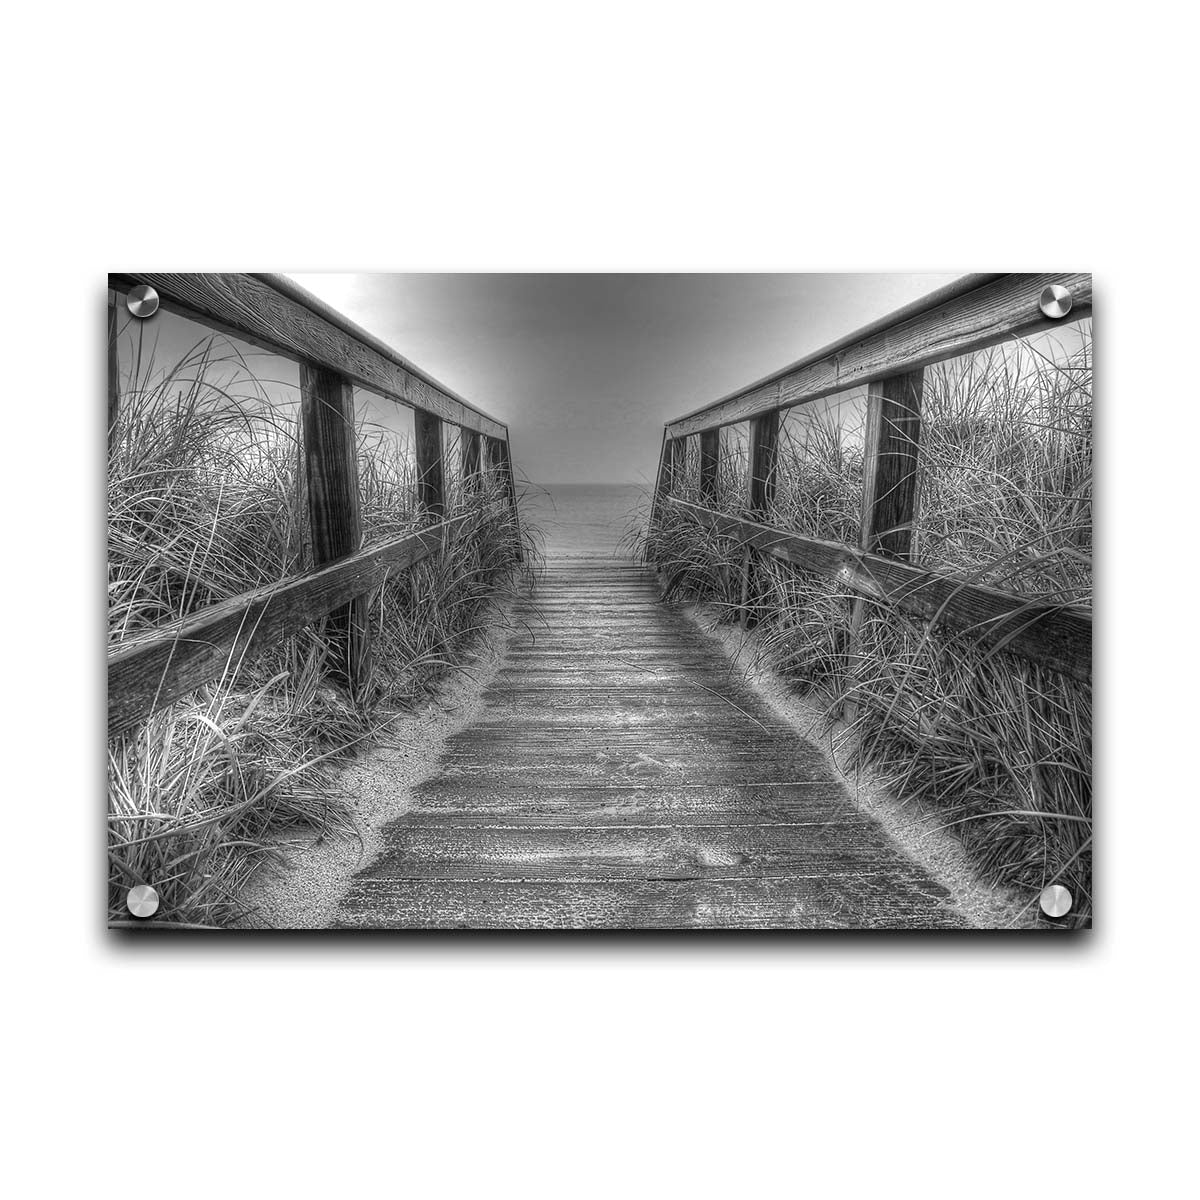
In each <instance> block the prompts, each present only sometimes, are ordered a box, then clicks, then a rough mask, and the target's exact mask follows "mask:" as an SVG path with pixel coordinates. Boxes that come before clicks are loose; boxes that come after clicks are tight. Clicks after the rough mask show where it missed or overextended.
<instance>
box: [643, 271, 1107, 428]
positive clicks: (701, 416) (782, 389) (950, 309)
mask: <svg viewBox="0 0 1200 1200" xmlns="http://www.w3.org/2000/svg"><path fill="white" fill-rule="evenodd" d="M1051 283H1057V284H1061V285H1062V286H1064V287H1066V288H1067V289H1068V290H1069V291H1070V292H1071V296H1072V300H1073V304H1072V309H1071V314H1070V317H1069V318H1068V319H1069V320H1070V321H1076V320H1080V319H1082V318H1084V317H1088V316H1090V315H1091V308H1092V277H1091V275H1089V274H1076V273H1058V274H1045V275H1000V276H996V277H992V278H990V280H989V281H988V282H985V283H982V284H980V285H979V286H977V287H974V288H973V289H972V290H970V291H967V292H965V293H964V294H962V295H958V296H955V297H954V298H953V299H951V300H946V301H941V300H939V299H938V298H937V297H936V296H935V297H934V299H933V300H932V302H931V303H929V304H928V306H925V307H920V308H919V310H918V311H914V308H916V307H917V306H910V307H909V308H908V309H905V310H903V311H902V312H901V314H899V316H898V318H897V319H895V320H894V321H892V322H889V321H886V320H885V321H883V322H880V323H878V324H877V325H876V326H873V327H872V329H871V331H869V332H867V333H865V334H864V335H863V336H861V337H859V338H858V339H857V340H855V341H851V342H847V343H838V344H837V347H836V348H835V349H831V350H826V351H819V352H818V353H817V354H816V355H815V356H810V357H808V358H805V359H801V360H800V361H799V362H797V363H794V364H792V365H791V366H790V367H786V368H784V370H782V371H779V372H777V373H776V374H774V375H772V376H770V377H768V378H767V379H764V380H760V381H758V382H757V383H753V384H750V385H749V386H748V387H746V388H743V389H741V390H740V391H738V392H735V393H733V394H732V395H730V396H727V397H725V398H724V399H722V400H718V401H715V402H714V403H713V404H710V405H707V406H705V407H704V408H702V409H699V410H698V411H696V412H694V413H689V414H687V415H686V416H682V417H678V418H676V419H675V420H673V421H670V422H668V423H667V426H666V432H667V436H668V437H682V436H683V435H685V434H689V433H699V432H700V431H701V430H705V429H715V428H718V427H719V426H722V425H731V424H733V423H734V422H736V421H745V420H748V419H750V418H751V417H755V416H758V415H759V414H761V413H764V412H768V411H770V410H771V409H778V408H791V407H793V406H794V405H797V404H805V403H807V402H809V401H811V400H819V399H820V398H821V397H822V396H829V395H832V394H833V393H834V392H837V391H841V390H843V389H845V388H851V387H856V386H858V385H860V384H865V383H870V382H871V381H872V380H875V379H882V378H884V377H885V376H888V375H897V374H901V373H903V372H905V371H913V370H916V369H918V368H920V367H927V366H929V365H931V364H932V363H935V362H941V361H943V360H945V359H948V358H954V357H955V356H957V355H959V354H967V353H969V352H971V351H973V350H982V349H985V348H986V347H988V346H994V345H996V344H997V343H999V342H1003V341H1007V340H1008V339H1010V338H1013V337H1018V336H1022V335H1025V334H1030V333H1036V332H1038V331H1040V330H1044V329H1051V328H1056V327H1058V326H1060V325H1061V324H1062V322H1059V321H1051V320H1050V319H1048V318H1047V317H1044V316H1043V315H1042V312H1041V310H1040V309H1039V307H1038V299H1039V297H1040V296H1041V293H1042V290H1043V289H1044V288H1045V287H1046V286H1047V285H1048V284H1051Z"/></svg>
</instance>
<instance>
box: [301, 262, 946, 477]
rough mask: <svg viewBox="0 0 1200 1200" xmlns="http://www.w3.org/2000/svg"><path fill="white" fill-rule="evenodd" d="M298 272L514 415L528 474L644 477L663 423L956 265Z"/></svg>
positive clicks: (487, 405) (486, 403)
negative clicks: (804, 271) (738, 271)
mask: <svg viewBox="0 0 1200 1200" xmlns="http://www.w3.org/2000/svg"><path fill="white" fill-rule="evenodd" d="M291 278H293V279H295V280H296V282H297V283H299V284H300V285H301V286H302V287H305V288H307V289H308V290H309V291H310V292H312V293H314V294H315V295H317V296H319V297H320V298H321V299H322V300H325V301H326V302H327V303H329V304H331V305H332V306H333V307H334V308H336V309H338V310H339V311H341V312H343V313H344V314H345V315H346V316H348V317H349V318H350V319H351V320H352V321H355V322H356V323H357V324H359V325H361V326H362V327H363V328H364V329H367V330H369V331H370V332H371V333H373V334H375V335H376V336H377V337H379V338H381V339H382V340H383V341H385V342H387V343H388V345H390V346H392V347H394V348H395V349H396V350H397V351H398V352H399V353H400V354H402V355H404V356H405V357H406V358H407V359H409V360H410V361H412V362H413V363H415V364H416V365H417V366H419V367H421V368H422V369H423V370H425V371H427V372H428V373H429V374H431V375H433V376H434V377H435V378H436V379H439V380H441V381H442V382H443V383H445V384H446V385H447V386H448V387H450V388H452V389H453V390H454V391H456V392H458V393H459V394H460V395H461V396H463V397H464V398H465V399H467V400H469V401H471V402H472V403H473V404H477V405H478V406H479V407H480V408H483V409H485V410H486V411H487V412H489V413H491V414H492V415H494V416H495V417H497V418H498V419H499V420H502V421H504V422H506V423H507V424H508V426H509V432H510V434H511V437H512V441H513V453H514V457H515V460H516V465H517V468H518V470H519V471H520V472H521V473H523V474H524V475H525V476H527V477H528V478H529V479H531V480H533V481H535V482H537V483H593V482H604V483H609V482H611V483H635V482H644V481H646V480H648V479H649V478H651V477H652V475H653V473H654V470H655V466H656V464H657V460H658V450H659V442H660V439H661V437H662V425H663V422H664V421H666V420H668V419H670V418H671V417H675V416H678V415H679V414H681V413H683V412H687V411H688V410H690V409H693V408H698V407H699V406H700V405H702V404H705V403H707V402H708V401H710V400H715V399H717V398H718V397H719V396H721V395H723V394H725V393H726V392H731V391H733V390H735V389H736V388H738V387H741V386H743V385H745V384H748V383H750V382H752V381H753V380H755V379H757V378H759V377H760V376H763V375H766V374H769V373H770V372H772V371H774V370H777V369H778V368H780V367H782V366H785V365H786V364H787V363H789V362H792V361H794V360H795V359H798V358H800V357H802V356H803V355H805V354H806V353H808V352H809V351H811V350H815V349H817V348H819V347H820V346H823V345H826V344H827V343H829V342H832V341H834V340H835V339H836V338H839V337H841V336H843V335H844V334H847V333H850V332H851V331H852V330H854V329H856V328H858V327H859V326H861V325H865V324H867V323H868V322H869V321H872V320H874V319H875V318H876V317H881V316H884V315H886V314H887V313H889V312H891V311H893V310H894V309H896V308H899V307H900V306H901V305H904V304H907V303H908V302H909V301H911V300H915V299H918V298H919V297H921V296H923V295H925V294H926V293H927V292H931V291H933V290H934V289H935V288H938V287H941V286H942V285H943V284H946V283H949V282H951V281H952V280H954V279H956V278H958V273H955V274H923V275H899V274H888V275H383V274H378V275H333V274H323V275H307V274H305V275H292V276H291Z"/></svg>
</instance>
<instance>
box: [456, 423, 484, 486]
mask: <svg viewBox="0 0 1200 1200" xmlns="http://www.w3.org/2000/svg"><path fill="white" fill-rule="evenodd" d="M460 441H461V446H462V474H463V486H464V487H465V488H466V489H467V490H468V491H476V490H477V489H478V487H479V469H480V466H479V434H478V433H476V432H475V430H473V429H464V430H463V431H462V435H461V439H460Z"/></svg>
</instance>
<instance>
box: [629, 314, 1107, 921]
mask: <svg viewBox="0 0 1200 1200" xmlns="http://www.w3.org/2000/svg"><path fill="white" fill-rule="evenodd" d="M1082 335H1083V336H1082V339H1081V345H1078V346H1077V347H1076V348H1074V349H1072V350H1070V351H1069V352H1068V351H1065V350H1059V351H1057V352H1056V351H1055V349H1054V348H1053V347H1050V346H1046V345H1041V346H1030V345H1022V344H1017V345H1012V346H1008V347H1004V348H997V349H995V350H992V351H988V352H983V353H981V354H976V355H972V356H968V357H966V358H963V359H960V360H954V361H951V362H949V363H945V364H941V365H939V366H935V367H932V368H929V369H927V370H926V372H925V390H924V399H923V404H922V432H921V459H920V464H921V465H920V474H919V481H918V504H917V518H916V522H915V527H914V546H913V558H914V560H915V561H916V562H918V563H919V564H921V565H925V566H928V567H930V568H934V569H937V570H940V571H944V572H945V573H947V574H949V575H953V576H955V577H958V578H962V579H967V580H969V581H972V582H980V583H986V584H989V585H991V586H993V587H998V588H1004V589H1007V590H1009V591H1012V592H1014V593H1017V594H1020V595H1022V596H1028V597H1031V598H1039V599H1044V600H1048V601H1066V602H1069V603H1072V604H1077V605H1081V606H1084V607H1089V608H1090V605H1091V595H1092V592H1091V585H1092V517H1091V497H1092V404H1091V394H1092V366H1091V341H1090V329H1088V328H1087V327H1085V328H1084V329H1083V331H1082ZM847 413H851V414H857V417H853V416H852V417H850V418H849V419H848V417H847ZM860 420H861V406H860V405H855V404H849V405H845V406H843V407H842V409H841V410H837V409H830V410H827V411H825V412H823V413H819V414H818V415H815V416H814V415H809V414H807V413H806V412H805V410H803V409H801V410H797V411H796V412H794V413H793V414H790V415H789V417H788V419H787V421H786V422H785V424H784V436H783V437H782V438H781V443H780V449H779V458H778V486H777V489H776V495H775V497H774V501H773V505H772V510H771V512H770V514H769V516H768V522H769V523H770V524H773V525H777V526H780V527H782V528H786V529H793V530H796V531H798V532H801V533H807V534H810V535H812V536H816V537H821V538H825V539H828V540H831V541H838V542H842V543H845V544H849V545H857V544H858V540H859V532H860V503H861V496H862V480H863V463H862V437H861V431H860V429H859V428H857V425H856V422H858V421H860ZM696 440H697V439H695V438H691V439H689V444H688V448H687V455H686V458H685V467H684V472H683V478H682V480H681V481H680V482H679V483H678V484H677V486H676V489H675V494H677V495H681V496H683V497H684V498H685V499H690V500H695V501H699V488H698V475H699V464H698V449H697V447H696V445H695V443H696ZM718 495H719V497H720V499H719V500H718V502H717V504H716V507H718V508H721V509H722V510H724V511H728V512H732V513H735V514H741V513H743V512H744V506H745V503H746V493H745V454H744V450H743V447H742V440H741V439H740V438H739V437H737V436H730V431H723V434H722V456H721V462H720V468H719V488H718ZM643 552H644V553H645V555H646V556H647V557H648V558H650V559H651V560H652V561H655V562H657V563H658V564H659V565H660V567H661V569H662V573H663V574H662V577H663V579H664V581H665V583H666V587H667V590H668V592H669V594H670V595H672V596H676V597H680V598H686V599H691V600H700V601H704V602H706V603H707V604H708V605H710V606H711V609H712V611H713V612H714V613H715V614H716V616H717V619H718V620H720V621H734V620H738V619H740V618H741V616H742V613H743V609H742V604H741V601H742V563H743V551H742V549H741V547H740V546H738V545H737V544H736V543H735V542H734V541H733V540H732V539H729V538H722V537H719V536H717V535H715V534H713V533H712V532H710V531H708V530H705V529H703V528H702V527H701V526H699V525H698V523H697V522H696V521H695V520H694V519H693V518H691V517H688V516H687V515H686V514H683V513H680V512H679V511H678V510H672V509H670V508H669V507H667V508H666V509H665V510H662V512H661V516H660V519H659V521H658V524H657V527H656V528H654V529H651V530H649V531H648V535H647V539H646V542H645V544H644V546H643ZM855 599H856V596H855V594H854V593H851V592H850V591H849V590H848V589H846V588H845V587H844V586H842V585H840V584H839V583H838V582H837V581H835V580H833V579H829V578H826V577H824V576H818V575H815V574H813V573H810V572H805V571H802V570H799V569H797V568H794V567H791V566H789V565H788V564H785V563H781V562H778V561H776V560H774V559H766V558H764V559H758V560H756V561H755V563H754V565H753V576H752V585H751V587H750V589H749V608H750V611H749V614H748V617H749V623H750V624H751V625H753V626H754V628H755V637H754V639H753V640H754V644H755V646H756V647H757V650H758V652H759V653H761V654H762V656H763V658H764V660H765V661H767V662H769V663H770V664H771V665H772V666H773V667H774V668H775V669H777V670H778V671H780V672H781V673H782V674H783V675H784V676H785V677H787V678H788V679H789V680H790V681H791V682H792V683H793V684H794V686H795V687H796V688H797V689H798V690H799V691H801V692H802V693H804V694H806V695H807V696H808V697H809V699H810V700H812V701H814V702H816V703H817V704H818V705H819V706H820V707H821V708H822V709H823V710H824V712H825V713H826V718H827V721H828V724H829V726H830V727H831V728H835V729H838V730H841V731H842V732H843V733H848V734H849V737H848V742H847V744H848V746H850V747H851V748H852V753H853V756H854V757H855V759H856V760H857V761H858V762H860V763H863V764H869V765H870V766H871V767H873V768H874V769H875V770H876V771H877V772H878V773H880V774H881V776H882V777H883V779H884V780H886V781H887V782H888V783H889V785H890V787H891V789H892V791H893V793H894V794H895V795H896V796H897V797H899V798H900V799H901V800H903V801H904V802H905V803H912V804H914V805H916V806H918V807H919V808H921V809H922V810H924V811H927V812H931V813H934V814H936V815H937V817H938V818H939V819H940V821H941V823H942V824H943V825H944V826H945V827H946V828H947V829H949V830H951V831H952V832H953V833H954V834H955V835H956V836H957V837H958V838H959V839H960V840H961V842H962V844H963V845H964V846H965V847H966V848H967V850H968V851H969V853H970V854H971V856H972V857H973V860H974V861H975V862H976V864H977V865H978V868H979V870H980V871H981V873H982V875H983V876H984V877H985V878H987V879H988V880H990V881H993V882H996V883H998V884H1003V885H1005V886H1008V887H1011V888H1014V889H1016V890H1017V891H1018V892H1019V894H1020V895H1022V896H1023V897H1024V898H1025V899H1026V900H1027V901H1028V902H1029V904H1030V906H1033V905H1035V904H1036V899H1037V895H1038V893H1039V892H1040V890H1041V889H1042V887H1043V886H1044V885H1045V884H1047V883H1050V882H1060V883H1064V884H1066V885H1067V886H1068V887H1069V888H1070V889H1071V891H1072V893H1073V895H1074V897H1075V908H1074V915H1073V918H1072V920H1073V921H1074V922H1075V923H1086V922H1087V921H1089V920H1090V914H1091V907H1092V900H1091V895H1092V890H1091V771H1092V755H1091V735H1092V730H1091V712H1092V696H1091V687H1090V685H1088V684H1083V683H1080V682H1078V681H1076V680H1073V679H1068V678H1066V677H1064V676H1062V675H1060V674H1058V673H1056V672H1054V671H1050V670H1047V669H1045V668H1043V667H1041V666H1039V665H1037V664H1034V663H1030V662H1027V661H1025V660H1022V659H1020V658H1017V657H1015V656H1011V655H1008V654H1004V653H994V654H986V653H983V652H981V651H980V650H979V649H978V648H976V647H975V646H973V645H972V644H971V640H970V638H969V637H968V636H966V635H958V636H956V635H953V634H949V633H944V632H936V631H934V632H931V631H930V629H929V627H928V626H927V625H926V624H925V623H924V622H922V621H920V620H917V619H916V618H912V617H909V616H907V615H905V614H903V613H902V612H900V611H899V610H897V609H895V608H894V607H892V606H891V605H889V604H887V603H886V602H878V601H866V602H864V603H862V604H861V605H860V606H859V616H858V618H857V620H858V624H857V628H855V615H854V614H855V609H856V605H855ZM846 715H850V716H851V717H852V725H851V727H850V728H849V730H844V729H843V728H842V724H841V722H842V719H843V717H844V716H846Z"/></svg>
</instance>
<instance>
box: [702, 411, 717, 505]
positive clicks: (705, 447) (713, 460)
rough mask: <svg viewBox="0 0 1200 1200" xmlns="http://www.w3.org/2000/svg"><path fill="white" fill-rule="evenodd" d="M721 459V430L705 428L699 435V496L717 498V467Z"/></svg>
mask: <svg viewBox="0 0 1200 1200" xmlns="http://www.w3.org/2000/svg"><path fill="white" fill-rule="evenodd" d="M720 461H721V432H720V430H718V429H706V430H705V431H704V432H703V433H702V434H701V435H700V498H701V499H702V500H708V501H710V502H711V501H715V500H716V498H717V467H718V465H719V463H720Z"/></svg>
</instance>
